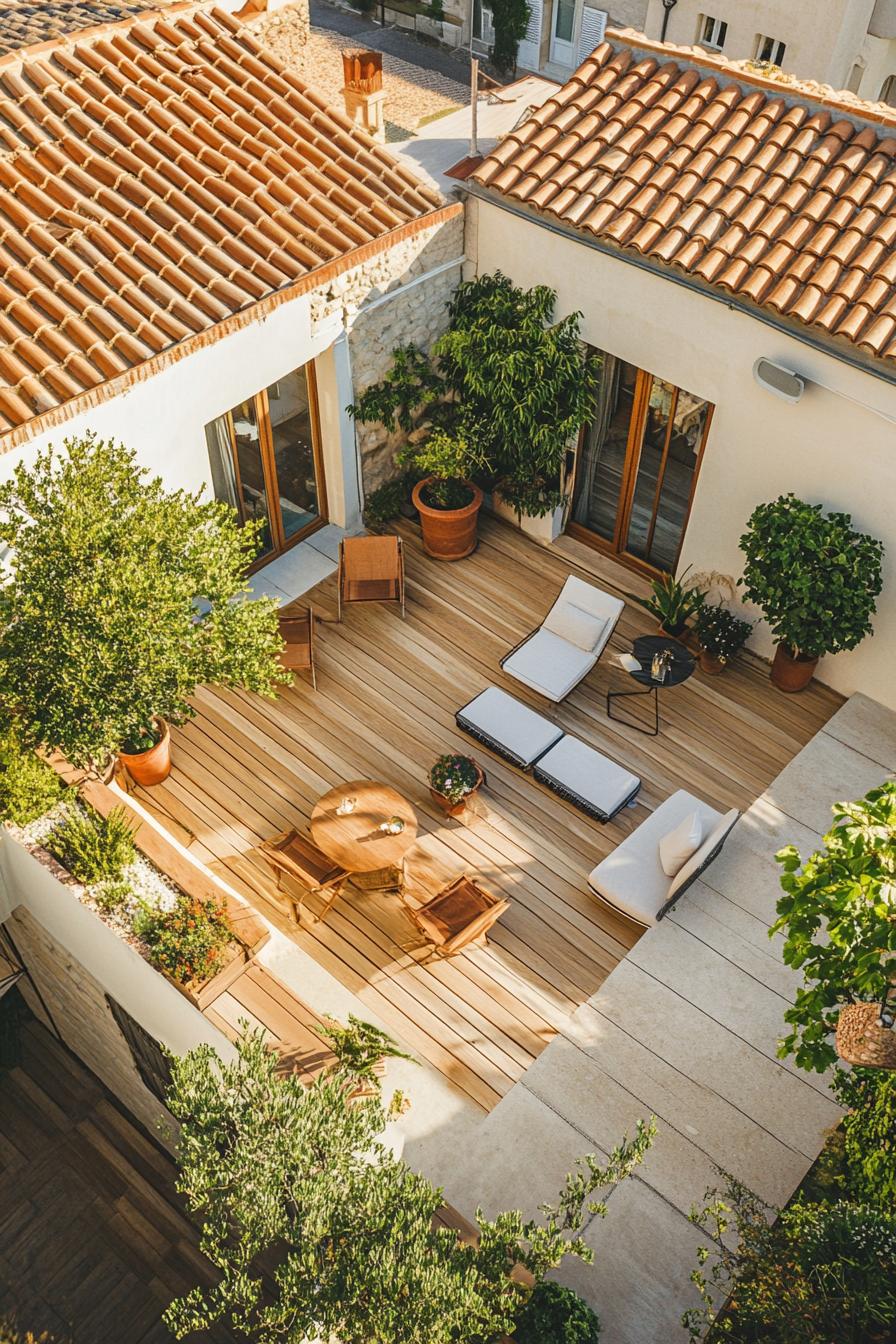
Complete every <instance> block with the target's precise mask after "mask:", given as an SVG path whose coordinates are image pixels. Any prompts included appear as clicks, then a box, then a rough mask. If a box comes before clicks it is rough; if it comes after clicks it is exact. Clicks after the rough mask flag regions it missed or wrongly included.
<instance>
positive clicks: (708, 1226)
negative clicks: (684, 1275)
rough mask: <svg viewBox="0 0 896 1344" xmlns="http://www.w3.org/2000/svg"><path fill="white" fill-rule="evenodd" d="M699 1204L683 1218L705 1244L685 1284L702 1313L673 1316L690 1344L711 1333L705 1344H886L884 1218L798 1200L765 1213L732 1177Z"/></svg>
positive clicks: (890, 1230) (891, 1258)
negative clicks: (694, 1289) (702, 1234)
mask: <svg viewBox="0 0 896 1344" xmlns="http://www.w3.org/2000/svg"><path fill="white" fill-rule="evenodd" d="M723 1175H724V1173H723ZM706 1200H707V1201H708V1202H707V1203H706V1204H705V1206H704V1207H703V1208H702V1209H699V1210H697V1209H695V1210H693V1211H692V1212H691V1221H692V1222H694V1223H695V1224H696V1225H697V1226H698V1227H699V1228H700V1229H701V1230H702V1231H704V1232H706V1233H707V1235H708V1237H709V1239H710V1245H708V1246H703V1247H701V1248H700V1250H699V1252H698V1260H699V1267H698V1268H697V1269H696V1270H695V1271H694V1272H693V1274H692V1275H691V1279H692V1281H693V1283H694V1284H695V1285H696V1287H697V1291H698V1292H699V1294H700V1297H701V1302H702V1305H701V1306H700V1307H695V1308H692V1309H691V1310H689V1311H687V1312H685V1314H684V1316H683V1317H682V1324H683V1325H684V1326H685V1328H686V1329H687V1330H688V1333H689V1335H690V1338H691V1340H692V1342H693V1344H697V1341H698V1340H702V1339H703V1338H704V1337H705V1335H706V1331H707V1329H708V1328H709V1327H710V1326H712V1330H711V1333H710V1335H709V1339H711V1340H712V1341H713V1344H716V1341H720V1340H729V1341H731V1344H892V1340H893V1327H894V1325H896V1272H894V1265H896V1213H894V1212H893V1211H892V1209H881V1208H873V1207H868V1206H864V1205H861V1204H851V1203H848V1202H845V1201H838V1202H836V1203H831V1204H807V1203H803V1202H801V1201H800V1200H797V1201H796V1202H795V1203H794V1204H792V1205H790V1207H789V1208H787V1209H784V1210H780V1209H772V1208H770V1207H769V1206H768V1205H767V1204H765V1203H764V1202H763V1201H762V1200H761V1199H759V1198H758V1197H757V1196H756V1195H754V1194H753V1193H752V1192H751V1191H750V1190H748V1189H747V1187H746V1186H744V1185H742V1184H741V1183H740V1182H739V1181H737V1180H735V1179H734V1178H733V1177H731V1176H726V1187H725V1190H724V1191H723V1192H722V1193H721V1194H720V1193H719V1191H717V1190H711V1191H707V1194H706ZM733 1234H736V1237H735V1236H734V1235H733ZM729 1294H730V1297H729V1301H728V1304H727V1306H726V1307H725V1308H724V1309H723V1310H722V1311H721V1312H720V1313H718V1312H717V1309H716V1304H717V1303H718V1302H719V1300H721V1299H724V1298H725V1297H726V1296H728V1295H729Z"/></svg>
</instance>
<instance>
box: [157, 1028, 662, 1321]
mask: <svg viewBox="0 0 896 1344" xmlns="http://www.w3.org/2000/svg"><path fill="white" fill-rule="evenodd" d="M350 1025H351V1024H350ZM355 1025H357V1024H355ZM336 1043H337V1044H338V1041H337V1042H336ZM275 1069H276V1059H275V1057H274V1055H273V1054H272V1053H271V1052H270V1051H269V1050H268V1049H267V1048H266V1047H265V1045H264V1043H263V1040H262V1039H261V1037H260V1036H259V1035H253V1034H246V1035H245V1036H244V1037H243V1039H242V1040H241V1042H240V1044H239V1048H238V1057H237V1059H236V1060H235V1061H233V1062H231V1063H222V1061H221V1060H220V1059H219V1058H218V1057H217V1055H216V1054H215V1053H214V1051H213V1050H212V1049H211V1048H210V1047H209V1046H207V1045H202V1046H199V1047H198V1048H197V1049H195V1050H193V1051H191V1052H190V1054H188V1055H187V1056H185V1057H184V1058H183V1059H179V1060H175V1061H174V1062H173V1084H172V1091H171V1094H170V1097H169V1106H170V1109H171V1110H172V1112H173V1114H174V1115H175V1116H176V1118H177V1119H178V1120H180V1121H181V1130H180V1138H179V1161H180V1177H179V1188H180V1190H181V1191H182V1193H183V1194H184V1195H185V1196H186V1198H187V1201H188V1203H189V1206H190V1208H191V1210H192V1211H193V1213H194V1214H196V1215H197V1216H198V1218H199V1219H200V1220H201V1224H202V1239H201V1245H202V1249H203V1251H204V1252H205V1254H206V1255H207V1256H208V1257H209V1258H210V1260H211V1261H212V1263H213V1264H214V1265H216V1266H217V1267H218V1269H219V1271H220V1274H221V1277H220V1281H219V1282H218V1283H217V1285H216V1286H214V1287H212V1288H210V1289H207V1290H203V1289H200V1288H195V1289H193V1290H192V1291H191V1292H189V1293H188V1294H187V1295H186V1296H185V1297H183V1298H181V1299H180V1300H179V1301H177V1302H175V1303H174V1304H173V1305H172V1306H171V1307H170V1308H169V1310H168V1312H167V1313H166V1318H165V1319H166V1322H167V1324H168V1326H169V1328H170V1329H171V1330H173V1332H174V1333H175V1335H177V1336H178V1337H179V1338H181V1337H183V1336H184V1335H185V1334H188V1333H189V1332H191V1331H193V1330H199V1329H202V1328H205V1327H207V1326H209V1325H210V1324H212V1323H213V1322H216V1321H222V1322H224V1323H226V1324H228V1325H229V1326H230V1327H231V1328H233V1329H234V1330H236V1331H237V1332H238V1333H243V1334H245V1335H247V1336H248V1337H249V1338H251V1339H252V1340H254V1341H256V1344H275V1342H276V1344H306V1341H311V1340H315V1341H316V1340H319V1339H323V1340H326V1339H330V1338H335V1339H338V1340H339V1341H340V1344H474V1341H476V1344H482V1342H483V1341H491V1340H493V1339H494V1338H495V1337H496V1335H498V1334H500V1333H501V1332H502V1331H506V1330H511V1329H512V1328H513V1325H514V1322H515V1320H516V1317H517V1314H518V1312H519V1310H520V1307H521V1306H522V1303H523V1301H524V1298H525V1296H526V1290H525V1289H524V1288H523V1287H522V1286H521V1285H520V1284H518V1283H517V1282H516V1281H515V1280H514V1279H512V1278H511V1277H510V1275H509V1270H510V1269H511V1268H512V1266H513V1265H514V1263H515V1262H520V1263H522V1264H523V1265H525V1266H526V1267H527V1268H528V1269H529V1270H530V1271H531V1272H532V1273H533V1274H534V1275H535V1277H536V1279H541V1278H542V1277H543V1276H544V1275H545V1274H546V1273H547V1271H548V1270H549V1269H550V1268H553V1267H554V1266H555V1265H557V1264H558V1263H559V1262H560V1260H561V1259H562V1258H563V1257H564V1256H565V1255H568V1254H573V1255H578V1256H581V1257H582V1258H585V1259H588V1258H590V1255H591V1252H590V1250H589V1248H588V1247H587V1245H586V1244H585V1242H584V1241H583V1240H582V1237H581V1235H580V1234H581V1231H582V1228H583V1226H584V1222H585V1218H586V1216H587V1213H588V1212H596V1213H598V1214H603V1213H604V1212H605V1211H606V1206H605V1205H604V1204H603V1203H601V1202H600V1200H597V1199H595V1198H594V1196H595V1192H597V1191H599V1190H600V1189H602V1188H603V1187H605V1186H607V1185H609V1184H612V1183H614V1182H616V1181H618V1180H621V1179H623V1177H625V1176H626V1175H628V1174H629V1173H630V1171H631V1170H632V1168H633V1167H634V1165H635V1164H636V1163H637V1162H639V1161H640V1160H641V1158H642V1156H643V1154H644V1152H645V1151H646V1149H647V1147H648V1145H649V1142H650V1138H651V1136H652V1127H651V1126H645V1125H644V1124H641V1125H639V1127H638V1133H637V1135H636V1137H635V1138H634V1139H633V1140H632V1141H631V1142H627V1141H623V1143H622V1144H620V1146H619V1147H618V1148H617V1149H616V1150H615V1151H614V1152H613V1154H611V1156H610V1158H609V1160H608V1162H607V1163H606V1164H604V1165H601V1164H599V1163H598V1161H597V1159H596V1158H594V1157H587V1158H585V1159H583V1161H582V1162H581V1163H580V1165H579V1167H578V1168H577V1169H576V1171H575V1172H574V1173H573V1174H572V1175H571V1176H570V1177H569V1178H568V1180H567V1184H566V1186H565V1188H564V1190H563V1192H562V1194H561V1196H560V1198H559V1200H558V1202H557V1204H556V1205H555V1206H550V1207H545V1209H544V1210H543V1213H544V1217H543V1219H542V1220H541V1221H539V1222H536V1221H531V1220H527V1219H525V1218H524V1217H523V1216H522V1214H520V1213H504V1214H501V1215H500V1216H499V1217H498V1218H496V1219H495V1220H494V1221H488V1220H486V1219H484V1218H480V1227H481V1239H480V1242H479V1244H478V1245H468V1244H464V1243H462V1242H461V1241H460V1240H459V1239H458V1237H457V1235H456V1233H454V1232H452V1231H450V1230H447V1229H445V1228H442V1227H438V1226H434V1225H433V1217H434V1215H435V1214H436V1212H437V1211H438V1209H439V1208H440V1206H441V1204H442V1192H441V1191H440V1190H439V1189H437V1188H436V1187H435V1186H433V1185H431V1184H430V1183H429V1181H427V1180H426V1179H425V1178H424V1177H422V1176H420V1175H418V1174H417V1173H416V1172H414V1171H412V1170H411V1169H410V1168H409V1167H407V1166H406V1165H405V1164H404V1163H403V1162H401V1161H400V1160H399V1159H398V1158H397V1157H396V1156H395V1155H394V1154H393V1152H392V1151H391V1150H390V1148H389V1147H388V1146H387V1145H386V1144H385V1143H384V1142H383V1140H382V1135H383V1131H384V1129H385V1126H386V1122H387V1120H388V1118H389V1116H390V1113H391V1112H390V1110H388V1109H387V1108H386V1107H385V1106H384V1104H383V1101H382V1099H381V1098H380V1096H379V1095H378V1094H377V1095H375V1096H373V1097H369V1098H367V1099H363V1100H357V1099H356V1100H354V1101H351V1100H350V1097H351V1094H352V1093H353V1092H354V1091H355V1090H356V1083H357V1078H356V1075H355V1073H354V1070H353V1066H352V1063H351V1061H350V1059H349V1058H347V1057H346V1058H341V1059H339V1060H338V1062H337V1064H336V1066H335V1067H334V1068H332V1069H331V1070H329V1071H325V1072H323V1073H322V1074H320V1075H318V1077H317V1078H316V1080H315V1081H314V1082H313V1083H312V1084H311V1085H310V1086H309V1087H307V1088H306V1087H304V1086H303V1085H302V1083H301V1082H300V1081H299V1080H298V1079H297V1078H296V1077H295V1076H294V1075H289V1076H286V1077H277V1075H276V1073H275ZM260 1265H264V1267H265V1268H264V1270H262V1269H261V1268H260V1267H259V1266H260Z"/></svg>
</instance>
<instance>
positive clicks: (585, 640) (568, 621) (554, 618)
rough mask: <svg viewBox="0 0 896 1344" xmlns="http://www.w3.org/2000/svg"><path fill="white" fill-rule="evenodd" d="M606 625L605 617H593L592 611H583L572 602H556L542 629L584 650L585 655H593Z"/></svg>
mask: <svg viewBox="0 0 896 1344" xmlns="http://www.w3.org/2000/svg"><path fill="white" fill-rule="evenodd" d="M606 624H607V622H606V619H605V617H603V616H592V615H591V612H590V611H583V610H582V608H581V607H577V606H575V605H574V604H573V603H572V602H562V603H561V602H555V604H554V605H553V606H552V607H551V609H550V611H549V612H548V614H547V616H546V617H545V619H544V625H543V626H542V627H541V628H542V630H550V632H551V634H553V635H558V636H559V637H560V639H565V640H566V642H567V643H568V644H575V646H576V648H577V649H583V650H584V651H585V653H593V652H594V650H595V649H596V648H597V646H598V644H599V643H600V641H601V636H602V635H603V632H604V629H605V627H606Z"/></svg>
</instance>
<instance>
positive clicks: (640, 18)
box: [593, 0, 647, 33]
mask: <svg viewBox="0 0 896 1344" xmlns="http://www.w3.org/2000/svg"><path fill="white" fill-rule="evenodd" d="M593 8H594V9H606V10H608V11H609V14H610V27H611V28H634V29H635V30H636V31H637V32H639V33H643V31H644V24H645V23H646V22H647V0H611V3H610V4H609V5H608V4H603V3H601V4H598V3H595V4H594V5H593Z"/></svg>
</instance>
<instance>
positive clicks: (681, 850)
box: [660, 812, 703, 877]
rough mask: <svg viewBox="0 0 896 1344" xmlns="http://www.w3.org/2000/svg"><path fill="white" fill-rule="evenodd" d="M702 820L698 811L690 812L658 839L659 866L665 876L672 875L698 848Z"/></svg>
mask: <svg viewBox="0 0 896 1344" xmlns="http://www.w3.org/2000/svg"><path fill="white" fill-rule="evenodd" d="M702 839H703V822H702V821H701V820H700V813H699V812H690V813H688V815H687V816H686V817H683V818H682V820H681V821H680V822H679V823H678V825H677V826H675V827H673V829H672V830H671V831H668V832H667V833H666V835H664V836H663V838H662V840H661V841H660V866H661V868H662V870H663V872H664V873H665V874H666V876H667V877H674V876H675V874H676V873H677V872H678V871H679V870H680V869H681V868H683V867H684V865H685V864H686V863H687V861H688V859H689V858H690V857H691V855H692V854H694V853H696V851H697V850H698V849H699V848H700V842H701V841H702Z"/></svg>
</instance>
